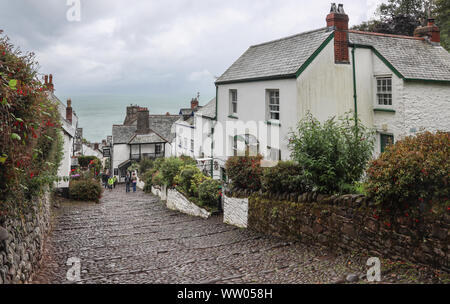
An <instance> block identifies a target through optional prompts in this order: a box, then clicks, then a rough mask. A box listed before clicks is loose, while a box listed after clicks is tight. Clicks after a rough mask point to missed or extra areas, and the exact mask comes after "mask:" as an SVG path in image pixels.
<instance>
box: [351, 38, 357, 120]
mask: <svg viewBox="0 0 450 304" xmlns="http://www.w3.org/2000/svg"><path fill="white" fill-rule="evenodd" d="M355 65H356V63H355V46H353V48H352V66H353V100H354V104H355V126H357V125H358V95H357V93H356V68H355Z"/></svg>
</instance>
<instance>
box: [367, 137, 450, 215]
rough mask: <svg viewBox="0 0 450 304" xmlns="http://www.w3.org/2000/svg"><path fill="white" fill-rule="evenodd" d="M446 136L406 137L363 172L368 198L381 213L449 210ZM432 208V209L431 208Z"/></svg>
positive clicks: (449, 154) (449, 140)
mask: <svg viewBox="0 0 450 304" xmlns="http://www.w3.org/2000/svg"><path fill="white" fill-rule="evenodd" d="M449 159H450V133H448V132H437V133H435V134H433V133H430V132H425V133H420V134H418V135H417V136H411V137H406V138H404V139H403V140H400V141H398V142H397V143H395V145H391V146H389V147H388V148H387V149H386V151H385V152H384V153H382V154H381V155H380V156H379V158H378V159H376V160H374V161H372V162H371V163H370V166H369V168H368V170H367V183H366V191H367V193H368V196H369V197H371V198H373V199H374V200H375V203H376V204H377V205H378V206H379V207H380V208H382V209H383V210H392V211H393V212H407V213H409V214H415V213H419V212H425V211H429V210H430V209H431V208H432V206H433V205H434V206H436V208H443V209H446V210H448V208H449V207H450V200H449V197H450V187H449V184H450V181H449V174H450V162H449ZM433 208H434V207H433Z"/></svg>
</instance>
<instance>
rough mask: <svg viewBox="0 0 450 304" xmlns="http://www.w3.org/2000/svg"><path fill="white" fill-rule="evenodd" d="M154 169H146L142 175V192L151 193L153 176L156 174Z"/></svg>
mask: <svg viewBox="0 0 450 304" xmlns="http://www.w3.org/2000/svg"><path fill="white" fill-rule="evenodd" d="M156 172H157V171H156V169H154V168H153V169H148V170H147V171H146V172H145V173H144V174H143V175H142V180H143V181H144V184H145V185H144V192H146V193H150V192H152V186H153V176H154V175H155V173H156Z"/></svg>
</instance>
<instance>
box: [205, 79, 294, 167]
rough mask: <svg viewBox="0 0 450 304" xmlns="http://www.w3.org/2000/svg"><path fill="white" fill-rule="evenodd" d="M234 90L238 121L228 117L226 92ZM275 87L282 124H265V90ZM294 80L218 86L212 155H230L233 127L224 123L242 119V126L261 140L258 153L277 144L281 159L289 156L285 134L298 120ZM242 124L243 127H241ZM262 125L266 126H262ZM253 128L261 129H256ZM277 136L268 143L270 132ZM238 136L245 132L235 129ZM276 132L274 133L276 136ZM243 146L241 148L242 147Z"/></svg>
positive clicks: (286, 135) (266, 153)
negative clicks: (277, 93)
mask: <svg viewBox="0 0 450 304" xmlns="http://www.w3.org/2000/svg"><path fill="white" fill-rule="evenodd" d="M231 89H233V90H237V92H238V93H237V94H238V111H237V117H238V120H236V119H232V118H229V117H228V116H229V115H230V108H229V91H230V90H231ZM270 89H278V90H279V92H280V122H281V126H275V125H272V126H270V125H267V124H266V121H267V116H266V115H267V113H266V90H270ZM296 93H297V89H296V80H295V79H285V80H270V81H258V82H247V83H236V84H227V85H220V86H219V89H218V105H217V106H218V124H217V125H216V127H215V131H214V140H215V142H216V144H215V148H214V154H215V157H219V158H221V157H226V156H230V155H233V150H232V138H233V136H234V135H235V134H234V130H233V129H231V128H229V125H227V123H231V124H233V123H236V122H237V121H241V122H242V123H243V126H242V128H244V130H245V128H248V129H249V130H250V132H249V133H250V134H252V135H254V136H256V137H257V138H258V140H259V141H260V153H261V154H263V155H266V156H267V155H268V151H267V146H272V147H280V148H281V150H282V155H281V157H282V159H288V158H289V156H290V153H289V152H288V149H287V144H288V136H289V133H290V131H291V127H293V126H295V125H296V124H297V121H298V108H297V103H296V99H297V97H296ZM244 125H245V126H244ZM263 126H266V129H264V127H263ZM255 130H260V131H261V132H259V131H255ZM272 132H273V134H274V135H272V137H277V138H275V139H274V141H272V142H269V137H270V136H269V134H271V133H272ZM238 133H239V134H238V135H241V134H245V133H246V132H245V131H240V132H238ZM275 135H276V136H275ZM242 149H243V147H242Z"/></svg>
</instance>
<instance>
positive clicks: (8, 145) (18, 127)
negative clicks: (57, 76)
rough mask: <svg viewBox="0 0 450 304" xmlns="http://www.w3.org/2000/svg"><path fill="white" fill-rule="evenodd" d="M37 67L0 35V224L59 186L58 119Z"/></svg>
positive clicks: (60, 148)
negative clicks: (47, 190)
mask: <svg viewBox="0 0 450 304" xmlns="http://www.w3.org/2000/svg"><path fill="white" fill-rule="evenodd" d="M38 67H39V65H38V63H37V62H36V61H35V57H34V55H33V54H32V53H27V54H25V53H22V52H21V51H20V50H19V48H17V47H15V46H14V45H12V44H11V43H10V41H9V39H8V38H7V37H5V36H3V35H2V31H1V30H0V201H1V202H2V203H1V204H0V221H1V217H2V214H6V213H7V212H8V209H9V211H13V213H14V214H17V212H16V211H18V210H19V209H20V210H23V208H22V207H25V205H29V204H28V203H29V202H31V201H30V199H31V197H33V196H34V195H37V194H39V193H40V192H42V191H43V190H46V189H48V187H52V186H53V184H54V182H55V181H58V177H57V170H58V167H59V164H60V161H61V159H62V155H63V153H62V137H61V129H60V122H59V114H58V109H57V105H56V104H54V103H52V102H51V101H50V100H49V99H48V97H47V93H46V88H45V86H43V84H42V83H41V82H40V81H39V79H38V70H37V68H38ZM13 213H11V215H12V214H13Z"/></svg>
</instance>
